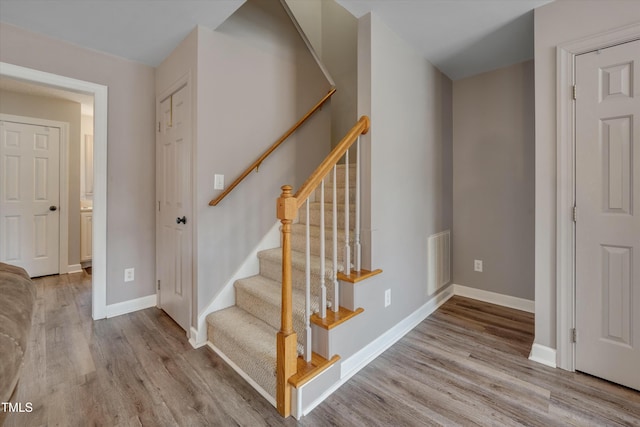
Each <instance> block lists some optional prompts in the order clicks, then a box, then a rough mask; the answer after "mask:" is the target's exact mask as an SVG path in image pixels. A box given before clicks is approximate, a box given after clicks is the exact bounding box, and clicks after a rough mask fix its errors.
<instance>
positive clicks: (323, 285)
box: [320, 179, 327, 319]
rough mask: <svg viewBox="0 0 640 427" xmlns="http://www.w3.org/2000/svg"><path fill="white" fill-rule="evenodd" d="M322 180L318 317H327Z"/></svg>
mask: <svg viewBox="0 0 640 427" xmlns="http://www.w3.org/2000/svg"><path fill="white" fill-rule="evenodd" d="M324 238H325V235H324V179H323V180H322V182H321V183H320V292H321V294H320V317H321V318H322V319H324V318H325V317H327V286H326V283H325V276H326V267H325V258H326V254H325V247H324Z"/></svg>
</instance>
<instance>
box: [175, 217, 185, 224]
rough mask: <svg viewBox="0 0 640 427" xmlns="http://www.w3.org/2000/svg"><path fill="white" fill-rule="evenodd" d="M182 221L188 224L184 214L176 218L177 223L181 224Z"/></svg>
mask: <svg viewBox="0 0 640 427" xmlns="http://www.w3.org/2000/svg"><path fill="white" fill-rule="evenodd" d="M180 223H183V224H186V223H187V217H186V216H183V217H182V218H180V217H178V218H176V224H180Z"/></svg>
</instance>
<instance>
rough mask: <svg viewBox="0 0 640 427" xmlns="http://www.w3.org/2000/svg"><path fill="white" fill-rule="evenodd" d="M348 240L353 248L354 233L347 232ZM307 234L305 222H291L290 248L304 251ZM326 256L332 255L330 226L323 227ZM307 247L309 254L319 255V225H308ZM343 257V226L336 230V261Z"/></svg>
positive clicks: (330, 256)
mask: <svg viewBox="0 0 640 427" xmlns="http://www.w3.org/2000/svg"><path fill="white" fill-rule="evenodd" d="M349 241H350V244H351V246H352V248H353V242H354V234H353V233H350V234H349ZM306 244H307V236H306V224H293V225H292V227H291V250H293V251H297V252H302V253H304V252H305V251H306ZM324 247H325V252H324V255H325V257H326V258H332V257H333V233H332V232H331V228H327V229H325V239H324ZM309 248H310V249H311V255H317V256H320V255H321V254H320V227H319V226H316V225H309ZM343 258H344V228H343V229H339V230H338V261H339V262H342V261H343Z"/></svg>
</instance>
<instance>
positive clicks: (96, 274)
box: [0, 62, 108, 320]
mask: <svg viewBox="0 0 640 427" xmlns="http://www.w3.org/2000/svg"><path fill="white" fill-rule="evenodd" d="M0 76H3V77H9V78H13V79H18V80H24V81H28V82H32V83H36V84H43V85H46V86H53V87H56V88H60V89H64V90H70V91H73V92H82V93H86V94H89V95H93V102H94V158H93V171H94V172H93V173H94V196H93V260H92V286H91V292H92V299H91V316H92V317H93V319H94V320H96V319H104V318H106V317H107V106H108V102H107V95H108V87H107V86H104V85H99V84H96V83H91V82H86V81H83V80H77V79H72V78H70V77H64V76H59V75H56V74H52V73H47V72H44V71H38V70H34V69H31V68H26V67H20V66H18V65H14V64H9V63H6V62H0ZM61 232H62V231H61ZM65 268H66V266H65Z"/></svg>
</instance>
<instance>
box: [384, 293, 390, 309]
mask: <svg viewBox="0 0 640 427" xmlns="http://www.w3.org/2000/svg"><path fill="white" fill-rule="evenodd" d="M390 305H391V289H387V290H386V291H384V306H385V307H389V306H390Z"/></svg>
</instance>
